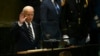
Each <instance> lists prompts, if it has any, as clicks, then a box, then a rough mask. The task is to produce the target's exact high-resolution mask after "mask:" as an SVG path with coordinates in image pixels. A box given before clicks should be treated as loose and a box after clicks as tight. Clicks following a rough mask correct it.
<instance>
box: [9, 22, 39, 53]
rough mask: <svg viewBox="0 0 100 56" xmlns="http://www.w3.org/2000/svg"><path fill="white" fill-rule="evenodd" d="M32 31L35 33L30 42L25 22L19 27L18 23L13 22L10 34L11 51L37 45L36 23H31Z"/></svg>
mask: <svg viewBox="0 0 100 56" xmlns="http://www.w3.org/2000/svg"><path fill="white" fill-rule="evenodd" d="M32 25H33V27H34V28H33V29H34V33H35V40H34V41H33V42H31V40H30V37H29V34H28V29H27V27H26V24H25V23H24V24H23V25H22V26H21V27H20V26H19V25H18V23H17V22H16V23H14V26H13V27H12V31H11V33H12V36H13V42H14V43H13V44H14V45H13V48H14V50H13V51H23V50H28V49H34V48H35V47H37V48H38V47H39V34H40V31H39V27H38V25H37V24H36V23H32Z"/></svg>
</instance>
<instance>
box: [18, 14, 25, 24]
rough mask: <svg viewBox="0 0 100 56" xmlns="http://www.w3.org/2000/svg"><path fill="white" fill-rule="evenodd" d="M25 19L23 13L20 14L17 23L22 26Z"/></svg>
mask: <svg viewBox="0 0 100 56" xmlns="http://www.w3.org/2000/svg"><path fill="white" fill-rule="evenodd" d="M26 18H27V17H25V15H24V14H23V13H21V14H20V16H19V23H20V24H23V22H25V20H26Z"/></svg>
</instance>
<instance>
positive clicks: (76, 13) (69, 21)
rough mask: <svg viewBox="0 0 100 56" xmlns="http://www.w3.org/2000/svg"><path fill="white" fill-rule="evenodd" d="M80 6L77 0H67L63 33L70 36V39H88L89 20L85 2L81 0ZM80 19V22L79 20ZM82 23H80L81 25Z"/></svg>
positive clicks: (63, 15)
mask: <svg viewBox="0 0 100 56" xmlns="http://www.w3.org/2000/svg"><path fill="white" fill-rule="evenodd" d="M80 1H81V2H80V3H79V4H77V3H76V0H67V1H66V4H65V6H64V7H63V8H62V9H63V10H62V14H61V15H62V17H61V18H62V19H61V21H62V24H61V25H62V26H61V27H62V28H63V30H62V32H63V34H68V35H69V36H70V37H79V38H80V36H82V35H83V36H82V37H81V38H83V37H86V36H87V32H88V23H89V19H88V18H87V17H88V13H87V7H84V5H85V4H86V2H85V0H80ZM79 18H80V20H79ZM79 21H80V23H79Z"/></svg>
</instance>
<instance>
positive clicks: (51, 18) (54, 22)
mask: <svg viewBox="0 0 100 56" xmlns="http://www.w3.org/2000/svg"><path fill="white" fill-rule="evenodd" d="M40 8H41V10H40V26H41V32H42V34H41V37H42V38H43V40H49V39H54V40H60V38H61V32H60V26H59V24H60V23H59V19H60V9H61V5H60V1H59V0H43V1H42V3H41V6H40ZM49 47H50V46H49ZM56 47H57V46H56Z"/></svg>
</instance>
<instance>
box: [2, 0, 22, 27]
mask: <svg viewBox="0 0 100 56" xmlns="http://www.w3.org/2000/svg"><path fill="white" fill-rule="evenodd" d="M20 8H21V1H20V0H0V27H9V26H11V24H12V23H13V22H14V21H16V20H17V19H18V16H19V11H20V10H21V9H20Z"/></svg>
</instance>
